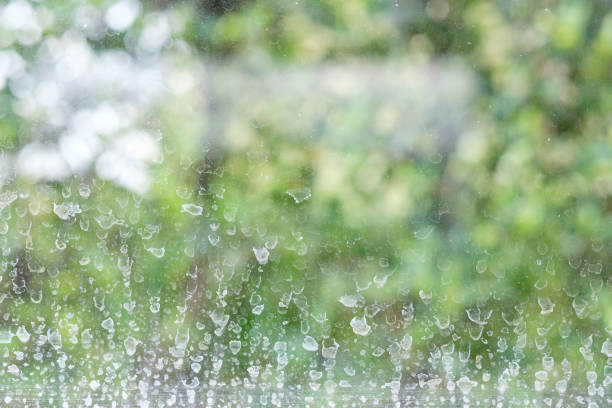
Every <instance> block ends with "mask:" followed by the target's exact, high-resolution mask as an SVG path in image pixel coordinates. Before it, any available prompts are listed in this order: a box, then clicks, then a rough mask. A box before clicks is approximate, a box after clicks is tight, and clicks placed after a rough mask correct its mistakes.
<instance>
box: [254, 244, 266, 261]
mask: <svg viewBox="0 0 612 408" xmlns="http://www.w3.org/2000/svg"><path fill="white" fill-rule="evenodd" d="M253 252H254V253H255V258H257V262H259V264H260V265H265V264H267V263H268V256H270V252H269V251H268V248H266V247H265V246H264V247H263V248H255V247H253Z"/></svg>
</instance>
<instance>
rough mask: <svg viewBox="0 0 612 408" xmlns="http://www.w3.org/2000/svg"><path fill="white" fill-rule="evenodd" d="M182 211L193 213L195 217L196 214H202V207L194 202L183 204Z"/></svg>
mask: <svg viewBox="0 0 612 408" xmlns="http://www.w3.org/2000/svg"><path fill="white" fill-rule="evenodd" d="M182 212H184V213H187V214H190V215H193V216H194V217H195V216H198V215H202V207H201V206H199V205H195V204H183V207H182Z"/></svg>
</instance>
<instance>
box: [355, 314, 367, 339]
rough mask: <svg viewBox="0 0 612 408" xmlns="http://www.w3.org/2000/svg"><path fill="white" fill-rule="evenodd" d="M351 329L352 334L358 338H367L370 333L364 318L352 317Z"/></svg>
mask: <svg viewBox="0 0 612 408" xmlns="http://www.w3.org/2000/svg"><path fill="white" fill-rule="evenodd" d="M351 327H352V328H353V332H355V334H357V335H359V336H367V335H368V334H369V333H370V326H369V325H368V324H367V322H366V318H365V316H364V317H362V318H358V317H353V319H352V320H351Z"/></svg>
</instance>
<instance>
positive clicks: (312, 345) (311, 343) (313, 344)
mask: <svg viewBox="0 0 612 408" xmlns="http://www.w3.org/2000/svg"><path fill="white" fill-rule="evenodd" d="M302 347H303V348H304V350H308V351H317V350H319V344H318V343H317V341H316V340H315V339H314V338H313V337H312V336H306V337H304V341H303V342H302Z"/></svg>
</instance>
